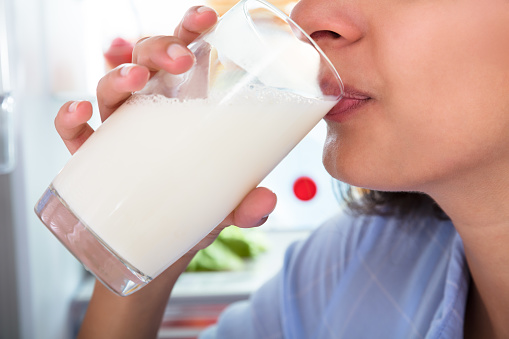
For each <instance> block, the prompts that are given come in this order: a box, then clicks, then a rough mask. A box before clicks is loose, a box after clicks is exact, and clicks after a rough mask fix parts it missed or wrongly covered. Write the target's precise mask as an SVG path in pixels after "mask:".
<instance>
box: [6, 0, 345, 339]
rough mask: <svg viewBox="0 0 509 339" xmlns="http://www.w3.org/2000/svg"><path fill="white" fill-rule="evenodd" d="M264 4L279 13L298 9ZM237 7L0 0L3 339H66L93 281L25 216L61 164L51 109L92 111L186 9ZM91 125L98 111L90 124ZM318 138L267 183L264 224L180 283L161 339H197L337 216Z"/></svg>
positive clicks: (233, 238)
mask: <svg viewBox="0 0 509 339" xmlns="http://www.w3.org/2000/svg"><path fill="white" fill-rule="evenodd" d="M272 2H273V4H274V5H276V6H277V7H279V8H280V9H281V10H283V11H284V12H286V13H289V12H290V11H291V9H292V7H293V6H294V5H295V2H294V1H293V0H290V1H287V0H273V1H272ZM235 3H236V1H229V0H196V1H194V0H180V1H179V0H166V1H163V0H143V1H141V0H106V1H104V0H103V1H99V0H45V1H38V0H0V104H1V111H0V338H6V339H16V338H23V339H29V338H30V339H33V338H37V339H39V338H41V339H46V338H48V339H50V338H51V339H67V338H74V337H75V334H76V330H77V328H78V327H79V323H80V321H81V317H82V316H83V312H84V311H85V309H86V305H87V302H88V298H89V297H90V293H91V289H92V286H93V279H91V277H90V276H89V274H87V272H86V271H85V270H84V269H83V267H82V266H81V265H80V264H79V263H78V262H77V261H76V260H75V259H74V257H72V255H71V254H69V253H68V252H67V250H66V249H65V248H64V247H63V246H62V245H61V244H60V243H59V242H58V241H57V240H56V239H55V238H54V237H53V236H52V235H51V233H50V232H49V231H48V230H47V229H46V228H45V227H44V226H43V225H42V223H41V222H40V221H39V220H38V219H37V217H36V215H35V213H34V212H33V208H34V205H35V204H36V202H37V200H38V199H39V197H40V195H41V194H42V193H43V191H44V190H45V188H46V187H47V186H48V184H49V183H50V182H51V180H52V179H53V177H54V176H55V175H56V174H57V173H58V171H59V170H60V168H61V167H63V165H64V164H65V163H66V162H67V160H68V159H69V157H70V156H69V154H68V152H67V150H66V149H65V147H64V145H63V143H62V142H61V140H60V138H59V137H58V135H57V133H56V131H55V129H54V126H53V120H54V117H55V115H56V112H57V111H58V108H59V107H60V106H61V105H62V104H63V103H65V102H66V101H68V100H83V99H86V100H90V101H91V102H92V103H93V104H94V105H95V98H94V97H95V87H96V84H97V82H98V80H99V79H100V77H101V76H102V75H104V74H105V72H106V71H107V70H108V69H110V68H111V67H114V66H116V65H117V64H119V63H121V62H125V60H126V58H127V60H129V59H130V53H131V50H132V46H133V44H134V43H135V42H136V41H137V40H138V39H139V38H141V37H143V36H147V35H153V34H172V33H173V30H174V28H175V26H176V25H177V24H178V22H179V21H180V20H181V18H182V16H183V14H184V13H185V11H186V10H187V9H188V8H189V7H191V6H194V5H203V4H206V5H208V6H211V7H213V8H215V9H216V10H217V11H218V13H220V14H222V13H224V12H225V11H226V10H227V9H228V8H230V7H231V6H232V5H233V4H235ZM99 124H100V121H99V117H98V114H97V111H96V112H95V114H94V117H93V118H92V125H93V126H94V127H97V126H98V125H99ZM324 137H325V126H324V124H323V123H320V124H319V125H318V126H317V127H316V128H315V129H314V130H313V131H312V132H311V133H310V134H309V135H308V136H307V137H306V138H305V140H304V141H303V142H302V143H301V144H299V145H298V146H297V147H296V148H295V150H294V151H292V153H291V154H290V155H289V156H288V157H287V158H286V159H285V160H284V161H283V162H282V163H281V164H280V165H279V166H278V167H277V168H276V169H275V170H274V171H273V172H272V173H271V174H270V175H269V177H267V178H266V179H265V181H264V183H263V185H265V186H267V187H269V188H271V189H272V190H273V191H275V192H276V193H277V195H278V206H277V208H276V210H275V211H274V213H273V215H272V216H271V217H270V218H269V221H268V222H267V224H266V225H264V226H263V227H261V228H260V229H259V230H256V233H242V234H239V233H238V232H236V231H232V232H231V233H229V234H226V235H225V237H224V239H222V240H221V241H222V244H221V246H217V248H216V249H215V250H214V251H212V252H211V253H204V254H203V255H201V261H200V262H196V263H194V264H193V267H192V272H188V273H186V274H184V275H183V276H182V277H181V279H180V280H179V282H178V283H177V286H176V287H175V292H174V297H173V299H172V303H171V304H170V305H169V306H168V308H167V312H166V315H165V320H164V322H163V324H162V326H161V331H160V338H174V339H175V338H181V339H183V338H195V337H196V335H197V333H198V332H199V331H200V329H201V328H203V327H204V326H207V325H208V324H211V323H213V322H214V321H215V320H216V318H217V315H218V313H219V312H220V311H221V310H222V309H223V308H224V307H225V306H226V305H228V304H229V303H231V302H233V301H235V300H239V299H243V298H247V297H248V296H249V294H250V293H251V292H252V291H253V290H254V289H256V288H257V287H258V286H259V285H260V284H262V283H263V282H264V281H265V280H266V279H268V278H269V277H270V276H272V275H273V274H274V273H275V272H276V271H277V270H278V269H279V267H280V266H281V263H282V260H283V255H284V250H285V248H286V247H287V246H288V245H289V244H290V243H291V242H293V241H295V240H298V239H301V238H304V237H305V236H307V234H308V233H309V232H310V231H312V229H313V228H315V227H317V226H318V225H320V224H321V223H322V222H323V221H324V220H326V219H327V218H329V217H330V216H331V215H332V214H334V213H337V212H338V211H339V210H340V205H339V203H338V202H337V199H336V198H335V191H334V190H335V189H334V187H335V185H336V184H335V183H334V182H333V181H332V180H331V178H330V177H329V175H328V174H327V173H326V172H325V170H324V169H323V168H322V165H321V154H322V145H323V140H324ZM239 244H240V245H239ZM239 246H240V247H239ZM218 248H219V249H218ZM218 253H219V254H218Z"/></svg>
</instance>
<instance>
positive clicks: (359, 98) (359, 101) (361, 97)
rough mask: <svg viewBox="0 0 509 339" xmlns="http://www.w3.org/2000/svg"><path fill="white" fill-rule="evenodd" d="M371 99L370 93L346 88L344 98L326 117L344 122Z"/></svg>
mask: <svg viewBox="0 0 509 339" xmlns="http://www.w3.org/2000/svg"><path fill="white" fill-rule="evenodd" d="M370 100H371V97H370V96H369V95H367V94H364V93H360V92H358V91H356V90H352V89H347V88H346V89H345V93H344V95H343V98H342V99H341V100H340V101H339V102H338V103H337V104H336V105H335V106H334V107H333V108H332V109H331V110H330V111H329V113H328V114H327V115H326V116H325V119H326V120H332V121H337V122H343V121H345V120H346V119H347V118H348V117H349V116H351V115H352V114H353V113H355V112H356V111H357V110H358V109H359V108H361V107H362V106H364V105H365V104H366V103H368V102H369V101H370Z"/></svg>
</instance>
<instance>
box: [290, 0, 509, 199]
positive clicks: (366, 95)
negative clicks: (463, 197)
mask: <svg viewBox="0 0 509 339" xmlns="http://www.w3.org/2000/svg"><path fill="white" fill-rule="evenodd" d="M292 17H293V18H294V20H295V21H297V23H299V24H300V25H301V26H302V27H303V28H304V29H305V30H306V31H307V32H308V33H310V34H311V36H312V37H313V38H314V39H315V40H316V41H317V42H318V44H319V45H320V46H321V47H322V49H323V50H324V51H325V53H326V54H327V55H328V56H329V58H330V59H331V61H332V62H333V63H334V65H335V66H336V68H337V69H338V72H339V73H340V75H341V77H342V79H343V82H344V84H345V88H346V96H345V99H343V100H342V103H340V104H339V105H338V106H337V107H336V109H335V110H333V111H332V112H331V113H330V114H329V115H328V116H327V117H326V121H327V125H328V134H327V141H326V144H325V149H324V164H325V166H326V168H327V170H328V171H329V173H331V174H332V175H333V176H334V177H336V178H338V179H340V180H343V181H346V182H348V183H350V184H353V185H356V186H361V187H368V188H372V189H378V190H412V191H413V190H416V191H424V192H428V191H430V190H433V189H434V188H435V186H436V185H442V184H444V183H447V182H450V181H452V180H455V179H457V178H460V177H461V176H464V175H471V174H476V173H477V174H479V173H481V172H482V171H484V170H486V166H491V167H492V166H500V165H506V167H505V168H506V169H508V168H509V1H508V0H492V1H489V2H486V1H479V0H379V1H373V0H301V1H300V2H299V3H298V5H297V6H296V7H295V9H294V11H293V13H292ZM491 167H490V168H491ZM428 193H429V192H428Z"/></svg>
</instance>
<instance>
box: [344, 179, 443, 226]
mask: <svg viewBox="0 0 509 339" xmlns="http://www.w3.org/2000/svg"><path fill="white" fill-rule="evenodd" d="M339 192H340V195H341V198H342V200H343V201H344V202H345V204H346V207H347V208H348V209H349V210H350V211H351V212H353V213H354V214H358V215H360V214H364V215H380V216H394V217H407V216H410V215H414V216H415V215H422V216H423V215H431V216H433V217H435V218H437V219H440V220H447V219H449V217H448V216H447V214H445V212H444V211H443V210H442V209H441V208H440V206H438V204H437V203H436V202H435V201H434V200H433V199H432V198H431V197H430V196H429V195H427V194H424V193H414V192H382V191H374V190H368V189H364V188H357V187H353V186H348V185H345V184H340V189H339Z"/></svg>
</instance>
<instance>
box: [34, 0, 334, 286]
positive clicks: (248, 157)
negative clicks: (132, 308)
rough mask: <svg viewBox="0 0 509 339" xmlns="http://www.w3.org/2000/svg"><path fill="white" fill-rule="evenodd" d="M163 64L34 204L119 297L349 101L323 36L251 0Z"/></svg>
mask: <svg viewBox="0 0 509 339" xmlns="http://www.w3.org/2000/svg"><path fill="white" fill-rule="evenodd" d="M189 48H190V49H191V50H192V51H193V52H194V54H195V55H196V63H195V64H194V66H193V67H192V68H191V69H190V70H189V71H188V72H186V73H184V74H180V75H172V74H168V73H165V72H164V71H159V72H158V73H157V74H156V75H155V76H153V77H152V78H151V79H150V80H149V82H148V83H147V85H146V86H145V88H144V89H143V90H141V91H139V92H136V93H134V94H133V95H132V96H131V98H130V99H129V100H128V101H126V102H125V103H124V104H123V105H122V106H121V107H120V108H119V109H118V110H117V111H116V112H115V113H114V114H112V115H111V116H110V117H109V118H108V119H107V120H106V121H105V122H104V123H103V124H102V125H101V126H100V127H99V128H98V129H97V131H96V132H95V133H94V134H93V135H92V136H91V137H90V138H89V139H88V140H87V141H86V142H85V143H84V144H83V145H82V146H81V148H80V149H79V150H78V151H77V152H76V153H75V154H74V155H73V157H72V158H71V159H70V160H69V162H68V163H67V164H66V165H65V166H64V168H63V169H62V170H61V172H60V173H59V174H58V175H57V176H56V177H55V179H54V180H53V181H52V183H51V184H50V186H49V187H48V189H47V190H46V191H45V192H44V194H43V195H42V197H41V199H40V201H39V202H38V203H37V205H36V207H35V211H36V213H37V215H38V216H39V217H40V219H41V220H42V222H43V223H44V224H45V225H46V226H47V227H48V228H49V229H50V230H51V231H52V232H53V233H54V235H55V236H56V237H57V238H58V239H59V240H60V241H61V242H62V243H63V244H64V245H65V246H66V247H67V249H68V250H69V251H70V252H72V253H73V254H74V256H75V257H76V258H77V259H78V260H79V261H80V262H81V263H82V264H83V265H84V266H85V268H86V269H88V270H89V271H90V272H91V273H93V274H94V275H95V276H96V278H97V279H98V280H100V281H101V282H102V283H103V284H105V285H106V286H107V287H108V288H110V289H111V290H112V291H113V292H115V293H117V294H118V295H122V296H125V295H129V294H131V293H133V292H135V291H137V290H139V289H140V288H141V287H143V286H145V285H146V284H148V283H149V282H150V281H151V280H152V279H153V278H155V277H156V276H157V275H159V274H160V273H161V272H162V271H164V270H165V269H166V268H167V267H169V266H170V265H171V264H172V263H174V262H175V261H176V260H177V259H179V258H180V257H181V256H182V255H184V254H185V253H186V252H187V251H189V250H190V249H191V248H193V247H194V246H195V245H196V244H197V243H198V242H199V241H200V240H201V239H203V238H204V237H205V236H206V235H207V234H208V233H209V232H210V231H211V230H212V229H214V228H215V227H216V226H217V225H218V224H219V223H220V222H221V221H222V220H223V219H224V218H225V217H226V216H228V214H230V212H231V211H232V210H233V209H235V207H236V206H237V205H238V204H239V203H240V201H241V200H242V199H243V198H244V197H245V196H246V195H247V194H248V193H249V192H250V191H251V190H252V189H253V188H255V187H256V185H258V184H259V183H260V182H261V181H262V180H263V178H264V177H265V176H266V175H267V174H268V173H269V172H270V171H271V170H272V169H273V168H274V167H275V166H276V165H277V164H278V163H279V162H280V161H281V160H282V159H283V158H284V157H285V156H286V155H287V154H288V153H289V152H290V151H291V149H292V148H293V147H295V145H296V144H297V143H298V142H299V141H300V140H301V139H303V138H304V136H305V135H306V134H307V133H308V132H309V131H311V129H312V128H313V127H314V126H315V125H316V124H317V123H318V122H319V121H320V119H321V118H323V116H324V115H325V114H326V113H327V112H328V111H329V110H330V109H331V108H332V107H333V106H334V105H335V104H336V103H337V102H338V101H339V100H340V99H341V96H342V93H343V85H342V83H341V79H340V77H339V76H338V73H337V71H336V70H335V69H334V67H333V66H332V64H331V63H330V61H329V60H328V59H327V57H326V56H325V55H324V53H323V52H322V51H321V50H320V48H319V47H318V46H317V45H316V43H315V42H313V41H312V40H311V38H310V37H309V36H308V35H307V34H306V33H305V32H304V31H303V30H302V29H301V28H299V27H298V26H297V25H296V24H295V23H294V22H293V21H292V20H291V19H290V18H288V17H287V16H286V15H285V14H283V13H282V12H280V11H279V10H277V9H276V8H274V7H273V6H271V5H270V4H268V3H266V2H264V1H261V0H243V1H241V2H239V3H238V4H237V5H235V6H234V7H233V8H232V9H231V10H230V11H228V12H227V13H226V14H225V15H224V16H223V17H222V18H221V19H220V20H219V21H218V23H217V24H216V25H215V26H214V27H213V28H211V29H210V30H208V31H207V32H205V33H204V34H202V35H201V36H200V37H199V38H198V39H197V40H196V41H194V42H193V43H192V44H190V45H189Z"/></svg>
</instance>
